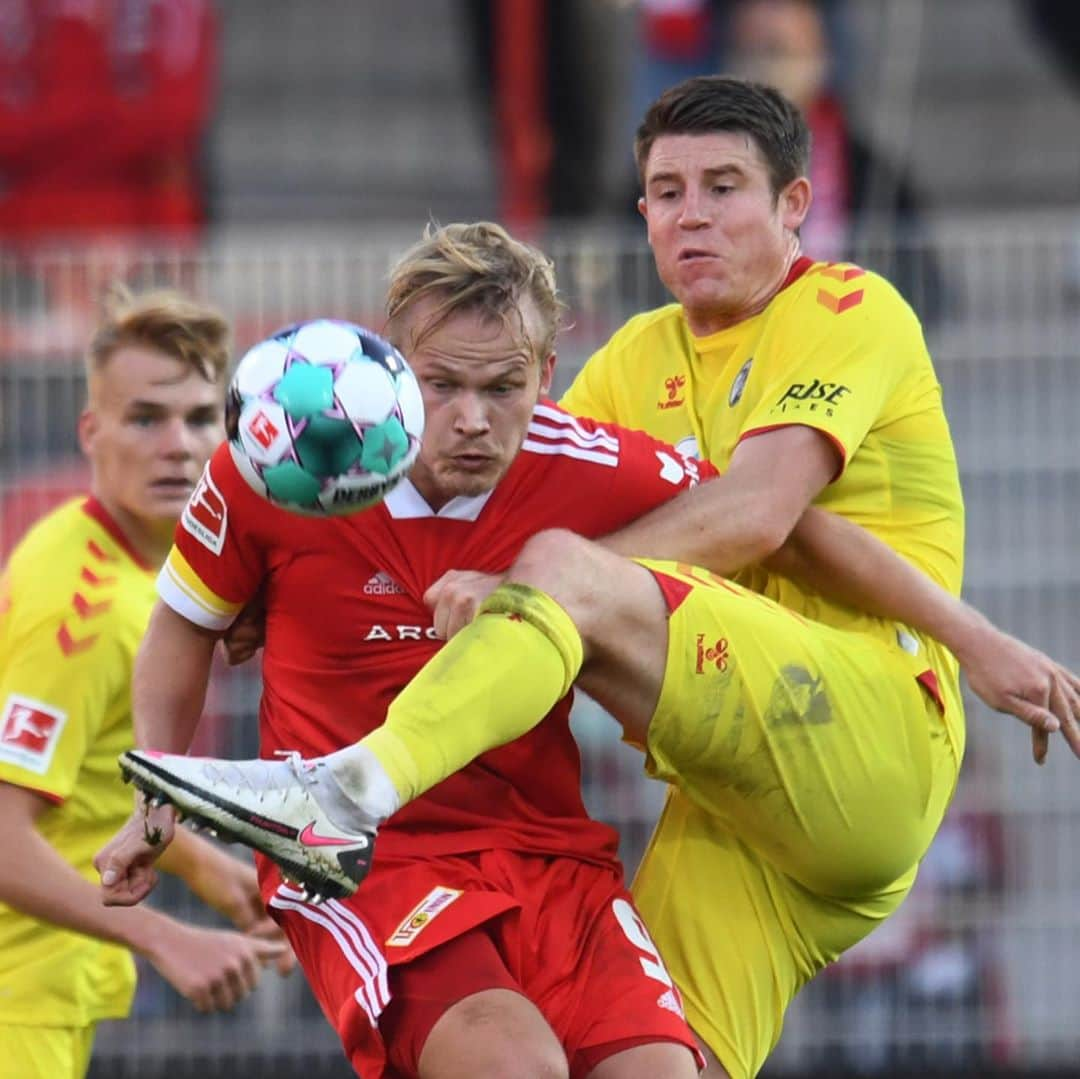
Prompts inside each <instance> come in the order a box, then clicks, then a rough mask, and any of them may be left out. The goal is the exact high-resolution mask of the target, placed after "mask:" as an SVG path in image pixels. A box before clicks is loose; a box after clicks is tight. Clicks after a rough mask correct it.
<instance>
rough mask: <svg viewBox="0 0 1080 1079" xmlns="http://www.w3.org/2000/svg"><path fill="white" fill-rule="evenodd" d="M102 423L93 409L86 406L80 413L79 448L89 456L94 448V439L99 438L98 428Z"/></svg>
mask: <svg viewBox="0 0 1080 1079" xmlns="http://www.w3.org/2000/svg"><path fill="white" fill-rule="evenodd" d="M100 426H101V424H100V423H99V421H98V417H97V413H96V412H94V410H93V409H90V408H84V409H83V410H82V412H81V413H80V414H79V423H78V428H77V429H78V433H79V449H81V450H82V451H83V453H84V454H85V455H86V456H87V457H89V456H90V454H91V452H92V451H93V448H94V441H95V439H96V438H97V433H98V430H99V429H100Z"/></svg>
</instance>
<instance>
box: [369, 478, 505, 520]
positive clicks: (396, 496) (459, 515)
mask: <svg viewBox="0 0 1080 1079" xmlns="http://www.w3.org/2000/svg"><path fill="white" fill-rule="evenodd" d="M491 495H492V492H491V491H485V492H484V493H483V494H481V495H470V496H465V495H458V497H457V498H452V499H450V501H449V502H447V503H446V505H445V506H443V507H442V508H441V509H440V510H438V511H436V510H433V509H432V508H431V507H430V506H429V505H428V504H427V501H426V500H425V499H424V496H423V495H422V494H421V493H420V492H419V491H418V490H417V489H416V488H415V487H414V486H413V484H412V481H411V480H402V481H401V483H399V484H398V485H397V486H396V487H394V488H393V489H392V490H391V491H390V493H389V494H388V495H387V496H386V497H385V498H384V499H383V505H385V506H386V512H387V513H388V514H390V516H391V517H393V518H394V519H395V520H399V521H402V520H409V519H412V518H416V517H442V518H446V519H449V520H452V521H475V520H476V519H477V517H479V516H480V513H481V511H482V510H483V508H484V507H485V506H486V505H487V501H488V499H489V498H490V497H491Z"/></svg>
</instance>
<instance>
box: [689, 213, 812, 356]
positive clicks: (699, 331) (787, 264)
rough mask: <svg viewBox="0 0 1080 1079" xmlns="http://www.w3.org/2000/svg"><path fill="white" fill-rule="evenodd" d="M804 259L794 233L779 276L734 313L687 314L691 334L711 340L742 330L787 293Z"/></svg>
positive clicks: (777, 271) (776, 273)
mask: <svg viewBox="0 0 1080 1079" xmlns="http://www.w3.org/2000/svg"><path fill="white" fill-rule="evenodd" d="M800 255H802V245H801V244H800V242H799V237H798V236H797V235H796V234H795V233H792V234H791V235H790V237H789V240H788V244H787V249H786V250H785V252H784V258H783V261H782V262H781V263H780V265H779V267H778V268H777V270H776V272H774V273H772V274H770V275H769V277H768V279H767V280H766V281H765V283H764V284H763V285H762V287H761V288H760V289H759V290H758V291H757V292H756V293H754V294H752V295H751V296H749V297H747V299H746V300H745V301H744V302H743V303H742V304H740V305H739V307H738V308H737V309H735V310H732V311H724V312H718V311H710V312H707V313H700V314H695V313H693V312H691V311H689V310H687V311H686V321H687V325H688V326H689V327H690V332H691V333H692V334H693V335H694V336H695V337H709V336H711V335H712V334H714V333H720V332H721V331H722V330H727V329H730V328H731V327H732V326H738V325H739V323H740V322H746V321H747V319H751V318H754V316H755V315H760V314H761V312H762V311H764V310H765V308H766V307H768V306H769V304H770V303H772V301H773V300H774V299H775V298H776V296H777V294H778V293H780V292H782V291H783V289H784V286H785V285H786V284H787V280H788V277H789V275H790V274H791V268H792V267H793V266H794V265H795V263H796V261H797V260H798V258H799V257H800Z"/></svg>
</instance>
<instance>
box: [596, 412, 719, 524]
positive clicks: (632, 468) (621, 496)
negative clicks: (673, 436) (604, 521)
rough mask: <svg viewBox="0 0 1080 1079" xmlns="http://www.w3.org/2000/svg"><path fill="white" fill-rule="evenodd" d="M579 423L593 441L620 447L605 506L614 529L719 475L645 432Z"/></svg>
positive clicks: (612, 470)
mask: <svg viewBox="0 0 1080 1079" xmlns="http://www.w3.org/2000/svg"><path fill="white" fill-rule="evenodd" d="M578 423H579V424H580V425H581V426H582V428H583V429H584V430H585V431H587V432H589V433H590V435H591V437H594V438H599V437H604V436H606V437H607V438H608V439H610V440H612V441H613V443H614V444H615V445H616V446H617V449H616V450H615V460H616V463H615V466H614V467H613V468H612V469H611V470H610V481H609V483H610V486H609V490H608V492H607V496H606V497H607V504H606V506H605V512H606V513H607V514H608V515H609V516H610V517H611V518H612V524H611V527H612V528H619V527H621V526H622V525H624V524H629V522H630V521H632V520H634V519H635V518H637V517H640V516H642V515H643V514H645V513H648V512H649V510H651V509H655V508H656V507H657V506H659V505H662V504H663V503H664V502H668V501H670V500H671V499H672V498H674V497H675V496H676V495H677V494H679V493H680V492H682V491H686V490H688V489H689V488H691V487H696V486H697V485H698V484H699V483H701V482H702V481H704V480H710V479H712V478H713V477H714V476H716V475H718V473H717V470H716V468H715V467H714V466H713V465H712V464H711V463H710V462H709V461H699V460H698V459H697V458H695V457H687V456H686V455H685V454H683V453H680V452H679V450H677V449H675V447H674V446H672V445H670V444H669V443H667V442H661V441H660V440H659V439H656V438H653V437H652V436H651V435H648V434H646V433H645V432H644V431H634V430H630V429H628V428H625V427H617V426H615V425H613V424H598V423H596V422H594V421H592V420H584V419H582V420H578Z"/></svg>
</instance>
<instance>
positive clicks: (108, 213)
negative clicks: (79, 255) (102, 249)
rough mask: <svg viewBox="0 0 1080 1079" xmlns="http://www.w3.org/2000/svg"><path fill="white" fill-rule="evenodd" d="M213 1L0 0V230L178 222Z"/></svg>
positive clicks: (203, 85) (195, 211) (197, 188)
mask: <svg viewBox="0 0 1080 1079" xmlns="http://www.w3.org/2000/svg"><path fill="white" fill-rule="evenodd" d="M214 34H215V17H214V11H213V8H212V0H0V240H5V239H6V240H7V241H8V242H9V243H10V242H13V241H14V242H16V243H18V244H20V245H21V244H26V243H29V242H32V241H35V240H38V239H44V238H49V237H72V236H78V237H79V238H86V237H87V236H92V235H94V234H98V233H106V232H108V233H115V232H117V231H120V232H135V231H140V232H163V233H168V234H171V235H173V236H175V235H181V236H183V235H189V234H191V233H192V232H193V231H194V230H195V229H196V228H197V227H198V226H199V225H200V224H201V223H202V222H203V220H204V218H205V198H204V190H203V176H202V169H201V152H202V136H203V131H204V127H205V124H206V120H207V116H208V113H209V109H210V103H211V97H212V89H213V76H214V69H215V56H214Z"/></svg>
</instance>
